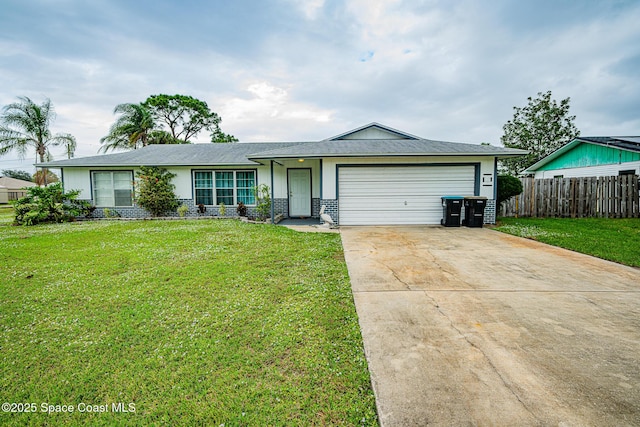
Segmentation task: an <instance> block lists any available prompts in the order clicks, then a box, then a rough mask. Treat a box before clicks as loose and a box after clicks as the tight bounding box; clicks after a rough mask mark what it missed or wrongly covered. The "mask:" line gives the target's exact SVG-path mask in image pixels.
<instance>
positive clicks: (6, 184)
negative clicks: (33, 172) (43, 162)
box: [0, 176, 38, 204]
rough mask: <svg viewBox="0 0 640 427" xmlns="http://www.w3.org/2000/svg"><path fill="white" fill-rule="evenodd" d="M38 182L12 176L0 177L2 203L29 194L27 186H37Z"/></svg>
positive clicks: (0, 199)
mask: <svg viewBox="0 0 640 427" xmlns="http://www.w3.org/2000/svg"><path fill="white" fill-rule="evenodd" d="M37 185H38V184H36V183H34V182H31V181H24V180H22V179H15V178H10V177H8V176H3V177H0V204H5V203H9V202H10V201H12V200H18V199H19V198H21V197H24V196H26V195H27V191H26V190H25V188H26V187H36V186H37Z"/></svg>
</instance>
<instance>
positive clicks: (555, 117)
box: [501, 91, 580, 175]
mask: <svg viewBox="0 0 640 427" xmlns="http://www.w3.org/2000/svg"><path fill="white" fill-rule="evenodd" d="M527 101H528V104H527V106H525V107H522V108H521V107H513V109H514V114H513V119H512V120H509V121H508V122H507V123H506V124H505V125H504V126H503V127H502V129H503V130H504V135H503V136H502V138H501V141H502V144H503V145H504V146H505V147H510V148H520V149H523V150H528V151H529V154H527V155H526V156H522V157H518V158H514V159H506V160H503V161H502V166H503V167H504V168H505V169H506V170H507V171H508V172H509V173H510V174H512V175H516V174H518V173H520V172H522V171H523V170H525V169H526V168H528V167H529V166H531V165H533V164H534V163H536V162H537V161H539V160H540V159H542V158H543V157H545V156H547V155H549V154H551V153H552V152H554V151H555V150H557V149H558V148H560V147H562V146H563V145H565V144H567V143H568V142H571V141H572V140H573V139H575V138H576V137H578V136H579V135H580V131H579V130H578V129H577V128H576V126H575V124H574V121H575V119H576V116H571V115H570V114H569V102H570V98H566V99H563V100H561V101H560V103H557V102H556V101H555V100H553V99H551V91H547V92H545V93H542V92H538V97H537V98H535V99H533V98H531V97H529V98H527Z"/></svg>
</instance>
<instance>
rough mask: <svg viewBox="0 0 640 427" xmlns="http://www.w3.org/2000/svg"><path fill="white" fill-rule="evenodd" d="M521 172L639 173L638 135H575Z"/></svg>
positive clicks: (537, 175)
mask: <svg viewBox="0 0 640 427" xmlns="http://www.w3.org/2000/svg"><path fill="white" fill-rule="evenodd" d="M523 174H534V175H535V178H573V177H581V176H612V175H627V174H630V175H640V136H615V137H614V136H612V137H609V136H598V137H579V138H576V139H574V140H573V141H571V142H570V143H568V144H566V145H564V146H563V147H561V148H559V149H558V150H556V151H554V152H553V153H551V154H549V155H548V156H547V157H545V158H543V159H542V160H540V161H539V162H537V163H535V164H534V165H532V166H530V167H529V168H527V169H526V170H525V171H524V172H523Z"/></svg>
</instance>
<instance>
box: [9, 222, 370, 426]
mask: <svg viewBox="0 0 640 427" xmlns="http://www.w3.org/2000/svg"><path fill="white" fill-rule="evenodd" d="M0 262H1V264H0V265H2V266H3V270H4V272H3V274H2V277H1V278H0V301H1V310H0V350H1V353H0V354H1V356H0V373H1V381H2V382H1V383H0V400H1V401H2V402H19V403H36V404H37V407H38V411H37V412H36V413H34V414H26V413H0V424H5V425H25V424H26V425H29V424H31V425H43V424H45V423H51V424H56V425H62V424H65V425H70V424H72V425H215V426H217V425H221V424H225V425H227V426H229V425H341V424H342V425H377V419H376V414H375V400H374V396H373V392H372V390H371V387H370V379H369V374H368V371H367V365H366V360H365V356H364V351H363V346H362V339H361V336H360V330H359V327H358V321H357V316H356V312H355V308H354V304H353V298H352V294H351V288H350V285H349V279H348V275H347V270H346V266H345V263H344V258H343V254H342V247H341V244H340V236H339V235H337V234H324V233H308V234H305V233H297V232H294V231H291V230H288V229H286V228H284V227H274V226H269V225H258V224H244V223H241V222H239V221H234V220H199V221H195V220H192V221H188V220H186V221H113V222H112V221H100V222H85V223H70V224H55V225H44V226H36V227H11V226H9V225H7V224H6V223H5V224H3V225H0ZM43 403H46V404H48V405H54V407H55V405H73V406H75V412H73V413H68V412H62V413H53V414H47V413H43V411H42V407H41V405H42V404H43ZM118 403H123V404H124V405H125V408H129V407H130V406H129V404H130V403H132V404H133V407H134V408H135V412H131V411H129V412H126V413H124V412H116V411H115V410H114V407H113V406H112V405H113V404H118ZM80 404H85V405H96V407H95V409H96V411H93V412H86V411H85V412H79V411H78V409H79V407H78V405H80ZM99 405H107V411H102V412H100V409H101V407H100V406H99ZM56 408H57V407H56ZM116 409H117V407H116Z"/></svg>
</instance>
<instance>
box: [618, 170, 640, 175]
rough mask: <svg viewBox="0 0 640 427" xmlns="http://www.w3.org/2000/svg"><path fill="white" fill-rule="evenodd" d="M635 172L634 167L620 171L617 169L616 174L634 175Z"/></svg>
mask: <svg viewBox="0 0 640 427" xmlns="http://www.w3.org/2000/svg"><path fill="white" fill-rule="evenodd" d="M635 174H636V170H635V169H627V170H622V171H618V175H619V176H622V175H635Z"/></svg>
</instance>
